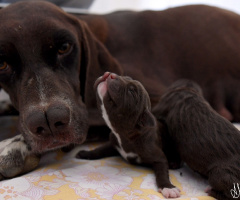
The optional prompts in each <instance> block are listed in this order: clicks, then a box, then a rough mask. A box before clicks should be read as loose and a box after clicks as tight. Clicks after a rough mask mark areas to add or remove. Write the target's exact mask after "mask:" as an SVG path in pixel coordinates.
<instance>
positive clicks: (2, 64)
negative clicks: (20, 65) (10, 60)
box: [0, 61, 9, 71]
mask: <svg viewBox="0 0 240 200" xmlns="http://www.w3.org/2000/svg"><path fill="white" fill-rule="evenodd" d="M8 68H9V66H8V64H7V62H6V61H0V71H6V70H7V69H8Z"/></svg>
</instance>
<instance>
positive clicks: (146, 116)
mask: <svg viewBox="0 0 240 200" xmlns="http://www.w3.org/2000/svg"><path fill="white" fill-rule="evenodd" d="M137 125H138V126H139V127H140V128H144V127H145V128H153V127H156V120H155V117H154V116H153V114H152V113H151V112H150V111H149V110H148V109H145V110H144V112H143V113H142V114H141V115H140V117H139V119H138V122H137Z"/></svg>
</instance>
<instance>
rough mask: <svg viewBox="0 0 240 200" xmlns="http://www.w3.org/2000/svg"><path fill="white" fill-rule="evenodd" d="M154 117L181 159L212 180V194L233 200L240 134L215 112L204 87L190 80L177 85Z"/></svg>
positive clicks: (239, 174)
mask: <svg viewBox="0 0 240 200" xmlns="http://www.w3.org/2000/svg"><path fill="white" fill-rule="evenodd" d="M153 113H154V114H155V116H156V118H157V120H158V121H159V123H163V124H165V125H166V126H167V129H164V130H160V131H165V134H168V135H169V136H170V137H171V139H172V140H173V143H174V145H175V146H176V150H177V152H178V153H179V155H180V157H181V159H182V160H183V161H184V162H186V163H187V165H188V166H189V167H190V168H192V169H193V170H194V171H197V172H199V173H200V174H201V175H203V176H205V177H207V178H208V181H209V184H210V186H211V187H212V189H211V190H209V191H208V192H209V194H210V195H211V196H214V197H215V198H217V199H219V200H227V199H233V196H232V195H231V193H230V191H231V189H233V187H234V183H240V146H239V144H240V132H239V131H238V130H237V129H236V128H235V127H234V126H233V125H232V124H231V123H230V122H229V121H227V120H226V119H224V118H223V117H222V116H220V115H219V114H218V113H216V111H214V110H213V109H212V108H211V106H210V105H209V104H208V103H207V102H206V100H205V99H204V98H203V96H202V91H201V89H200V87H199V86H198V85H197V84H196V83H194V82H192V81H188V80H179V81H177V82H175V83H174V84H173V85H172V86H170V87H169V89H168V90H167V91H166V92H165V93H164V95H163V96H162V98H161V100H160V102H159V104H158V105H157V106H156V107H155V108H154V109H153ZM166 132H167V133H166ZM172 159H173V158H172Z"/></svg>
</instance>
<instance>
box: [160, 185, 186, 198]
mask: <svg viewBox="0 0 240 200" xmlns="http://www.w3.org/2000/svg"><path fill="white" fill-rule="evenodd" d="M158 191H159V192H161V193H162V195H163V196H164V197H165V198H178V197H180V196H181V194H180V190H179V189H178V188H176V187H174V188H163V189H159V190H158Z"/></svg>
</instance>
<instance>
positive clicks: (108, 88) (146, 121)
mask: <svg viewBox="0 0 240 200" xmlns="http://www.w3.org/2000/svg"><path fill="white" fill-rule="evenodd" d="M95 88H96V93H97V99H98V105H99V108H100V109H101V111H102V114H103V118H104V119H105V121H106V123H107V124H108V126H109V127H110V128H111V129H113V131H116V132H117V133H118V134H121V135H123V136H125V137H126V138H129V139H133V138H135V137H137V136H139V135H141V134H143V133H145V132H147V130H149V128H153V127H155V119H154V117H153V115H152V114H151V111H150V110H151V104H150V99H149V96H148V93H147V91H146V90H145V88H144V87H143V85H142V84H141V83H140V82H138V81H136V80H132V79H131V78H130V77H127V76H118V75H116V74H113V73H109V72H106V73H105V74H104V75H103V76H101V77H99V78H98V79H97V80H96V82H95Z"/></svg>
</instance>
